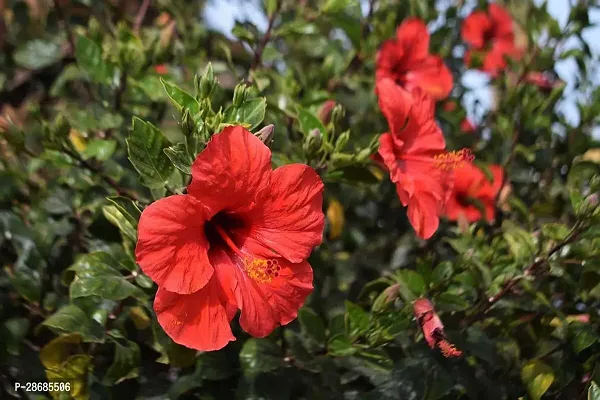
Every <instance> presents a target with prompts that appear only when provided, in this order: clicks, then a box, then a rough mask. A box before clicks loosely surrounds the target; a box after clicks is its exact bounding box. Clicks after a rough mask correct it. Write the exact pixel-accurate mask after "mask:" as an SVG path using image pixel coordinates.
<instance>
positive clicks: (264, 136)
mask: <svg viewBox="0 0 600 400" xmlns="http://www.w3.org/2000/svg"><path fill="white" fill-rule="evenodd" d="M255 135H256V137H258V138H259V139H260V141H261V142H263V143H264V144H265V145H266V146H270V145H271V142H272V141H273V136H275V125H273V124H271V125H267V126H265V127H264V128H262V129H261V130H260V131H258V132H256V133H255Z"/></svg>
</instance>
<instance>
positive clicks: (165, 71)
mask: <svg viewBox="0 0 600 400" xmlns="http://www.w3.org/2000/svg"><path fill="white" fill-rule="evenodd" d="M154 72H156V73H157V74H159V75H166V74H168V73H169V68H167V66H166V65H165V64H159V65H155V66H154Z"/></svg>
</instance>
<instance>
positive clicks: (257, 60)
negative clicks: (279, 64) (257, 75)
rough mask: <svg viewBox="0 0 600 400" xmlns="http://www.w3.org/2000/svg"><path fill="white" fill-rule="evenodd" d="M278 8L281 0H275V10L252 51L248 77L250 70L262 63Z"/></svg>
mask: <svg viewBox="0 0 600 400" xmlns="http://www.w3.org/2000/svg"><path fill="white" fill-rule="evenodd" d="M280 8H281V0H277V5H276V6H275V10H274V11H273V14H271V15H270V16H269V22H268V25H267V30H266V32H265V34H264V36H263V38H262V40H261V41H260V42H259V43H258V47H257V48H256V51H255V52H254V61H252V65H251V66H250V69H249V70H248V77H250V73H251V72H252V71H254V70H255V69H256V68H258V67H259V66H260V65H261V64H262V57H263V53H264V51H265V48H266V47H267V44H268V43H269V41H270V40H271V35H272V32H273V27H274V26H275V20H276V19H277V16H278V15H279V10H280Z"/></svg>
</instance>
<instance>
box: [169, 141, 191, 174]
mask: <svg viewBox="0 0 600 400" xmlns="http://www.w3.org/2000/svg"><path fill="white" fill-rule="evenodd" d="M164 152H165V154H166V155H167V157H169V160H171V162H172V163H173V165H174V166H175V168H177V169H178V170H180V171H181V172H183V173H184V174H187V175H191V174H192V159H191V158H190V156H189V155H188V152H187V149H186V148H185V144H184V143H177V144H176V145H175V146H171V147H167V148H166V149H165V150H164Z"/></svg>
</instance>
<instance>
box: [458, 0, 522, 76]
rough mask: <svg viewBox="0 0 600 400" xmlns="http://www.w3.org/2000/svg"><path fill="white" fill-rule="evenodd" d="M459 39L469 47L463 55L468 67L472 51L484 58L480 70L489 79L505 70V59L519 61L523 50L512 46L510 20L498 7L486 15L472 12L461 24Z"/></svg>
mask: <svg viewBox="0 0 600 400" xmlns="http://www.w3.org/2000/svg"><path fill="white" fill-rule="evenodd" d="M461 35H462V38H463V40H464V41H465V42H467V43H468V44H469V45H470V46H471V50H468V51H467V53H466V54H465V62H466V63H467V65H471V64H472V58H473V54H472V53H473V50H475V51H476V53H477V55H479V56H481V57H483V65H482V67H481V69H482V70H483V71H485V72H487V73H489V74H490V75H492V76H496V75H498V73H499V72H500V71H501V70H503V69H504V68H506V61H505V59H504V57H505V56H508V57H511V58H514V59H515V60H518V59H519V58H520V57H521V56H522V55H523V50H522V49H520V48H518V47H517V45H516V43H515V34H514V30H513V19H512V17H511V16H510V14H509V13H508V11H506V10H505V9H504V8H502V7H501V6H499V5H498V4H490V5H489V7H488V9H487V11H475V12H473V13H472V14H471V15H469V16H468V17H467V18H466V19H465V20H464V22H463V25H462V28H461Z"/></svg>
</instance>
